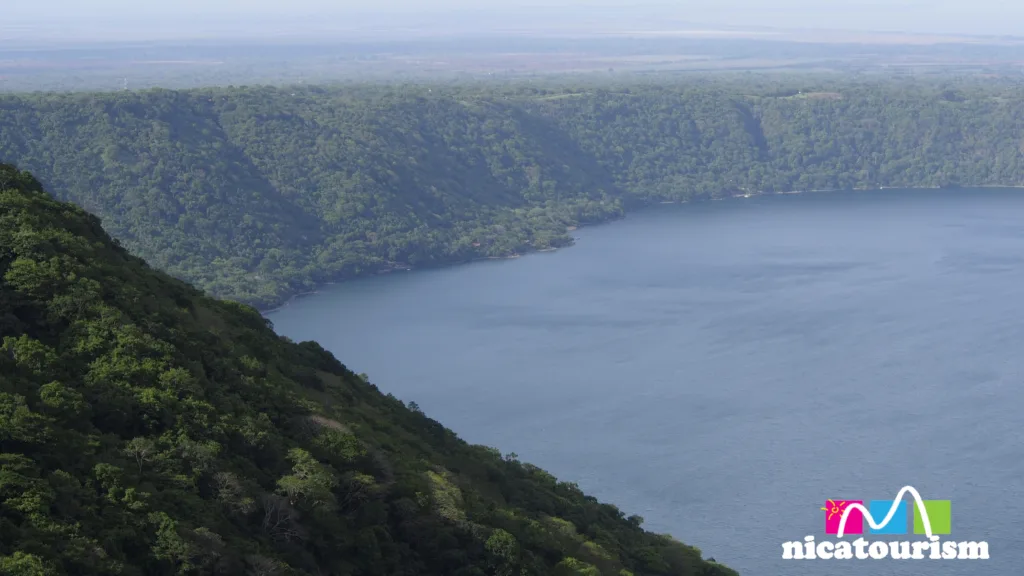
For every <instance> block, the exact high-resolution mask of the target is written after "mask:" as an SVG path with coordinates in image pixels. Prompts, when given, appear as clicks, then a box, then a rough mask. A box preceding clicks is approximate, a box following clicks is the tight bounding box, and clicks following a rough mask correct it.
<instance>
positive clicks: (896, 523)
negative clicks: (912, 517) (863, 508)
mask: <svg viewBox="0 0 1024 576" xmlns="http://www.w3.org/2000/svg"><path fill="white" fill-rule="evenodd" d="M894 505H895V506H896V511H895V512H894V513H893V516H892V518H890V519H889V522H888V523H887V524H885V525H884V526H882V527H881V528H879V529H877V530H876V529H875V528H874V527H871V526H869V528H870V529H871V533H872V534H906V533H907V524H908V522H907V519H908V514H907V503H906V502H905V501H903V500H900V501H899V502H896V501H895V500H872V501H871V503H870V504H869V505H868V511H870V512H871V519H872V520H873V521H874V522H875V523H878V524H881V523H882V521H883V520H885V517H886V516H888V515H889V511H890V510H892V507H893V506H894Z"/></svg>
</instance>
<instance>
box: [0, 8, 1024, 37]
mask: <svg viewBox="0 0 1024 576" xmlns="http://www.w3.org/2000/svg"><path fill="white" fill-rule="evenodd" d="M641 2H642V3H643V4H644V5H645V7H644V8H634V7H632V6H635V5H636V2H632V1H630V0H617V1H616V0H548V1H545V2H538V1H536V0H534V1H532V2H531V1H529V0H357V1H353V0H0V6H2V12H3V13H4V18H5V20H7V21H8V23H14V24H17V25H22V26H24V25H33V26H36V25H44V24H47V23H51V24H52V23H53V22H56V21H61V22H64V23H65V26H72V27H74V26H78V27H81V28H82V29H87V28H89V27H90V26H94V23H96V22H100V23H102V21H108V22H113V21H124V20H132V21H135V22H139V23H142V24H144V25H146V26H154V27H159V26H161V25H162V26H164V27H165V28H166V27H167V26H171V22H172V21H190V22H194V23H196V25H197V26H201V25H203V24H209V23H210V22H213V21H218V22H219V21H224V20H231V19H238V20H245V19H250V18H257V17H259V18H267V17H271V18H285V17H288V18H289V19H291V20H297V19H301V18H310V17H313V16H316V17H317V21H318V22H319V23H320V24H323V23H325V22H329V21H330V22H333V21H337V22H339V23H345V22H347V23H349V24H350V25H358V24H359V23H360V22H362V21H364V20H365V19H366V18H368V17H371V16H372V17H373V20H374V21H381V20H382V19H383V20H387V19H392V18H393V19H395V21H399V20H401V21H402V22H403V23H406V22H409V21H412V20H416V19H418V18H426V17H429V16H430V15H431V13H433V15H434V16H435V17H436V16H442V15H444V16H447V19H446V21H447V22H449V23H452V22H454V23H456V24H462V25H463V26H470V27H471V26H473V25H474V24H475V23H477V22H485V21H487V20H491V21H498V22H500V21H501V20H502V19H503V18H505V15H504V14H505V13H509V12H511V13H516V14H518V15H519V16H520V17H522V18H528V17H529V15H530V14H531V13H532V14H536V13H537V12H544V13H550V12H552V11H553V10H558V11H560V12H566V11H570V12H571V13H572V14H575V15H578V16H579V17H581V18H588V19H590V20H594V19H602V17H604V18H608V19H609V22H616V21H621V20H620V19H619V15H621V14H630V15H632V16H634V17H637V18H640V17H644V16H646V17H647V18H649V19H655V18H665V17H670V18H673V19H677V20H682V21H687V22H693V23H707V24H719V25H722V24H730V25H738V26H753V25H763V26H773V27H800V28H829V29H846V30H850V29H854V30H885V31H890V30H891V31H895V30H899V31H907V32H956V33H968V34H1014V35H1017V34H1020V35H1024V2H1022V1H1021V0H1016V1H1003V0H676V1H670V0H641ZM537 6H541V7H542V8H537ZM371 7H372V8H371ZM559 9H560V10H559ZM466 10H472V12H473V13H474V14H475V15H470V14H468V13H467V14H463V15H461V16H457V15H454V14H452V11H466ZM360 13H362V14H360ZM367 13H369V14H367ZM499 13H501V14H502V16H500V17H499V16H498V14H499ZM488 16H490V18H488ZM560 18H563V17H560ZM570 18H571V16H570ZM542 20H543V19H537V20H535V21H542ZM548 24H551V22H550V21H548ZM0 34H2V23H0Z"/></svg>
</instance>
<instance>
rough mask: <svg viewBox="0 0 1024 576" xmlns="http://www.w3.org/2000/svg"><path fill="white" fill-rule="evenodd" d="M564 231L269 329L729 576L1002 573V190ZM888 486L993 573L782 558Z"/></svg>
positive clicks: (1012, 316)
mask: <svg viewBox="0 0 1024 576" xmlns="http://www.w3.org/2000/svg"><path fill="white" fill-rule="evenodd" d="M574 235H576V236H577V243H576V245H575V246H573V247H570V248H566V249H562V250H558V251H556V252H549V253H540V254H531V255H528V256H525V257H523V258H519V259H515V260H499V261H485V262H477V263H473V264H467V265H461V266H455V267H450V268H444V269H434V270H426V271H412V272H395V273H391V274H388V275H383V276H378V277H373V278H367V279H361V280H356V281H351V282H346V283H341V284H337V285H333V286H327V287H324V288H322V289H321V291H320V292H319V293H318V294H315V295H311V296H307V297H303V298H300V299H297V300H295V301H293V302H291V303H290V304H288V305H287V306H285V307H283V308H281V309H279V310H277V311H274V312H272V313H269V314H267V316H268V318H269V319H270V320H271V321H272V322H273V323H274V325H275V328H276V329H277V330H278V332H279V333H281V334H283V335H286V336H288V337H290V338H292V339H294V340H296V341H302V340H316V341H318V342H320V343H321V344H322V345H323V346H324V347H325V348H327V349H328V350H330V351H331V352H333V353H334V354H335V355H336V356H337V357H338V358H339V359H340V360H341V361H342V362H343V363H345V364H346V365H347V366H348V367H349V368H350V369H352V370H354V371H356V372H365V373H367V374H368V375H369V377H370V380H371V381H372V382H373V383H375V384H377V385H378V386H379V387H380V388H381V389H382V390H383V391H384V392H390V393H393V394H394V395H395V396H397V397H399V398H400V399H402V400H405V401H407V402H410V401H411V402H416V403H417V404H418V405H419V406H420V408H421V409H422V410H423V411H424V412H426V413H427V414H428V415H429V416H431V417H432V418H434V419H436V420H438V421H440V422H441V423H442V424H444V425H445V426H447V427H449V428H451V429H452V430H454V431H455V432H456V433H458V434H459V435H460V436H461V437H462V438H464V439H465V440H467V441H469V442H472V443H476V444H485V445H489V446H493V447H496V448H498V449H500V450H501V451H502V452H503V453H511V452H514V453H516V454H518V457H519V458H520V460H522V461H524V462H530V463H532V464H535V465H537V466H540V467H541V468H544V469H545V470H547V471H549V472H551V473H552V474H554V475H555V476H557V477H558V478H559V480H562V481H567V482H576V483H578V484H579V486H580V488H581V489H582V490H584V491H585V492H587V493H588V494H590V495H593V496H595V497H597V498H599V499H601V500H602V501H606V502H608V503H612V504H615V505H616V506H618V507H619V508H620V509H621V510H622V511H623V512H624V513H625V514H626V515H630V514H639V515H641V516H643V518H644V519H645V523H644V527H645V528H647V529H648V530H652V531H655V532H661V533H670V534H672V535H673V536H675V537H676V538H678V539H679V540H681V541H683V542H686V543H687V544H690V545H693V546H696V547H698V548H700V549H701V550H702V551H703V552H704V555H705V557H714V558H715V559H717V560H718V561H720V562H722V563H724V564H727V565H728V566H730V567H732V568H734V569H736V570H738V571H739V572H740V573H741V574H743V575H744V576H780V575H783V574H785V575H786V576H793V575H815V576H818V575H821V574H829V575H846V574H850V575H852V574H871V575H872V576H886V575H899V576H903V575H906V576H911V575H913V576H918V575H920V574H923V573H927V574H929V575H930V576H936V575H940V576H941V575H954V574H972V575H973V576H977V575H986V574H992V575H997V574H998V575H1006V574H1011V573H1018V572H1020V565H1021V562H1022V561H1024V557H1022V553H1021V545H1020V543H1019V541H1018V540H1017V537H1016V535H1015V534H1014V533H1013V529H1014V528H1015V527H1019V526H1020V522H1021V520H1020V518H1022V517H1024V482H1022V481H1021V478H1022V477H1024V430H1022V428H1024V427H1022V425H1021V411H1022V409H1024V391H1022V386H1021V383H1022V371H1024V294H1022V291H1024V190H1009V189H971V190H873V191H864V192H836V193H813V194H793V195H773V196H759V197H754V198H748V199H731V200H724V201H716V202H704V203H695V204H685V205H666V206H658V207H652V208H650V209H645V210H642V211H638V212H635V213H631V214H629V215H628V216H627V217H626V218H625V219H623V220H620V221H617V222H613V223H610V224H605V225H600V226H593V227H587V228H583V229H580V230H578V231H576V232H574ZM905 485H911V486H914V487H915V488H917V490H918V491H920V492H921V495H922V497H923V498H925V499H936V500H949V501H950V502H951V534H950V535H948V536H943V539H944V540H949V539H952V540H957V541H961V540H970V541H986V542H988V544H989V553H990V555H991V559H990V560H974V561H969V562H967V561H934V560H916V561H910V560H902V561H900V560H884V561H873V560H847V561H841V560H829V561H823V560H814V561H807V560H805V561H792V560H789V561H787V560H783V559H782V543H783V542H786V541H792V540H802V539H803V538H804V537H805V536H808V535H813V536H814V537H815V538H816V539H818V540H819V541H820V540H824V539H829V538H832V539H834V537H832V536H826V534H825V512H823V511H822V510H821V508H822V507H823V506H825V502H826V500H827V499H850V500H864V501H865V502H867V501H869V500H886V499H892V498H894V497H895V496H896V493H897V492H898V491H899V489H900V488H901V487H903V486H905ZM908 504H909V502H908ZM911 531H913V530H912V522H911ZM866 537H867V538H869V539H883V540H884V539H887V538H886V537H881V536H877V537H874V538H872V537H870V536H866ZM920 538H921V537H919V536H914V535H913V534H911V535H910V536H907V537H902V538H900V537H896V539H898V540H908V539H909V540H914V539H920ZM845 539H850V537H846V538H845Z"/></svg>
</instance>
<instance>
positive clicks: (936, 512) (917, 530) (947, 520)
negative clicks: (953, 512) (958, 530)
mask: <svg viewBox="0 0 1024 576" xmlns="http://www.w3.org/2000/svg"><path fill="white" fill-rule="evenodd" d="M924 509H925V511H926V512H927V513H928V521H929V522H930V523H931V525H932V534H949V533H950V532H952V527H953V521H952V519H951V516H950V504H949V500H925V501H924ZM924 533H925V532H924V522H923V521H922V520H921V510H920V509H918V507H917V504H916V503H915V504H914V534H924Z"/></svg>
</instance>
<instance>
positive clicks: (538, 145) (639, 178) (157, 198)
mask: <svg viewBox="0 0 1024 576" xmlns="http://www.w3.org/2000/svg"><path fill="white" fill-rule="evenodd" d="M1022 128H1024V88H1019V87H1017V86H1015V85H1012V84H1010V83H1006V82H1001V83H996V82H993V83H964V82H961V83H958V84H955V85H946V86H944V85H942V84H940V83H937V82H930V83H913V82H897V81H890V82H873V83H860V84H855V83H845V84H829V83H827V82H818V83H816V84H814V83H810V84H800V85H795V84H792V83H790V84H786V83H784V82H782V83H780V82H766V81H764V80H763V79H762V80H751V81H737V80H735V79H733V80H731V81H728V82H719V83H713V82H693V83H687V82H674V83H671V84H667V83H666V84H659V83H654V82H647V83H639V82H637V83H635V84H622V83H619V84H614V85H613V84H608V85H603V86H602V85H595V84H593V83H589V84H579V85H569V84H563V85H554V84H551V83H550V82H549V83H545V84H542V85H526V84H518V85H505V86H499V85H493V84H491V85H487V84H474V85H463V86H458V87H453V86H439V85H438V86H427V85H416V86H368V85H366V86H358V87H354V86H349V87H344V88H341V87H339V88H325V87H296V88H271V87H259V88H247V87H242V88H219V89H203V90H191V91H169V90H152V91H146V92H120V93H106V94H31V95H7V96H3V97H0V161H4V162H11V163H14V164H17V165H18V166H19V167H21V168H24V169H28V170H31V171H32V172H33V173H34V174H36V175H37V176H38V177H39V178H40V180H41V181H43V182H44V183H45V184H46V186H47V187H48V188H49V189H50V190H52V191H53V192H54V193H55V194H56V195H57V196H59V197H60V198H61V199H65V200H70V201H73V202H75V203H77V204H79V205H81V206H83V207H84V208H86V209H87V210H90V211H92V212H94V213H96V214H97V215H99V216H100V217H101V218H102V219H103V223H104V226H105V227H106V228H107V229H108V230H109V231H110V232H111V233H112V234H113V235H114V236H115V237H117V238H118V239H119V240H120V241H121V242H122V243H123V244H124V245H125V246H126V247H127V248H129V249H130V250H132V251H133V252H134V253H136V254H138V255H140V256H142V257H144V258H146V259H147V260H149V261H150V262H151V263H153V264H154V265H156V266H158V267H160V268H162V269H164V270H167V271H168V272H170V273H171V274H173V275H176V276H178V277H180V278H182V279H185V280H188V281H190V282H192V283H195V284H197V285H199V286H201V287H202V288H204V289H206V290H208V291H210V292H211V293H213V294H215V295H217V296H221V297H226V298H231V299H235V300H239V301H242V302H246V303H250V304H253V305H256V306H259V307H263V308H266V307H270V306H274V305H276V304H279V303H280V302H282V301H283V300H284V299H286V298H288V297H289V296H291V295H294V294H297V293H300V292H304V291H308V290H310V289H312V288H314V287H315V286H317V285H318V284H322V283H324V282H328V281H333V280H339V279H344V278H349V277H353V276H356V275H360V274H367V273H376V272H379V271H381V270H384V269H391V268H395V267H400V266H409V265H411V266H430V265H439V264H444V263H451V262H460V261H466V260H471V259H473V258H480V257H494V256H506V255H511V254H514V253H522V252H526V251H530V250H535V249H540V248H546V247H551V246H562V245H566V244H568V243H570V242H571V239H570V237H569V236H568V235H567V232H566V230H567V228H568V227H571V226H577V225H580V224H585V223H590V222H598V221H603V220H608V219H611V218H615V217H618V216H621V215H622V214H623V213H624V211H625V210H628V209H629V208H631V207H633V206H636V205H641V204H644V203H649V202H656V201H682V200H692V199H706V198H717V197H724V196H730V195H735V194H745V193H757V192H779V191H791V190H810V189H851V188H866V187H880V186H900V187H916V186H967V185H993V184H1005V185H1020V184H1024V163H1022V146H1024V139H1022V136H1024V130H1022ZM0 184H2V183H0Z"/></svg>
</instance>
